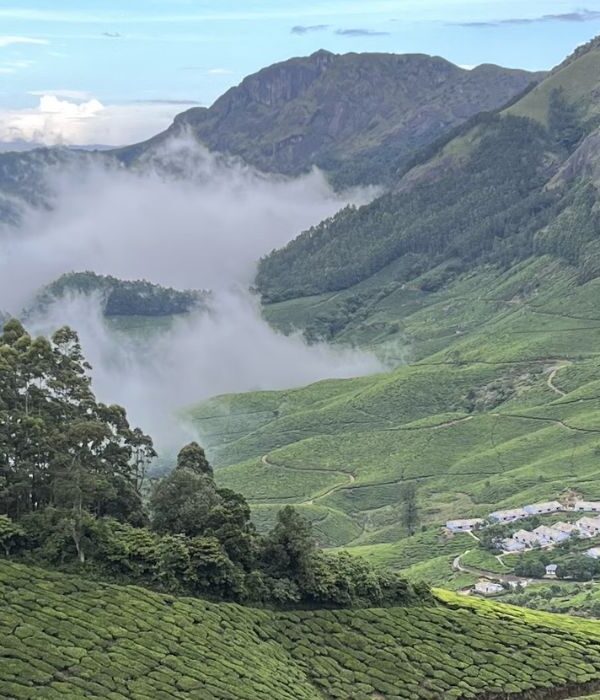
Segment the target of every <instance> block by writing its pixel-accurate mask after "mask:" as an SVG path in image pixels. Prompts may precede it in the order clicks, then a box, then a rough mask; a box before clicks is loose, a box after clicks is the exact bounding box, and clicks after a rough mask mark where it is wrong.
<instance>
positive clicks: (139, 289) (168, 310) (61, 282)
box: [27, 272, 210, 318]
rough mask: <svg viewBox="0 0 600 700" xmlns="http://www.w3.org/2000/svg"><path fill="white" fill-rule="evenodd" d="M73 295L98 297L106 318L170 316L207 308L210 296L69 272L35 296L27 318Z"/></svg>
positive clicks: (139, 282) (106, 276)
mask: <svg viewBox="0 0 600 700" xmlns="http://www.w3.org/2000/svg"><path fill="white" fill-rule="evenodd" d="M73 294H85V295H94V294H97V295H99V297H100V299H101V303H102V309H103V312H104V315H105V316H107V317H129V316H147V317H151V318H153V317H157V316H171V315H176V314H185V313H189V312H190V311H192V310H193V309H194V308H203V307H205V306H206V305H207V302H208V300H209V297H210V293H209V292H207V291H205V290H202V291H199V290H186V291H180V290H177V289H172V288H166V287H161V286H160V285H157V284H152V283H150V282H147V281H146V280H136V281H130V280H120V279H117V278H116V277H111V276H110V275H97V274H95V273H94V272H70V273H67V274H64V275H62V276H61V277H59V278H58V279H57V280H55V281H54V282H52V283H50V284H49V285H46V286H45V287H44V288H43V289H42V290H40V291H39V292H38V294H37V295H36V298H35V300H34V302H33V304H32V306H31V308H30V309H29V310H28V312H27V313H28V314H32V313H37V312H40V311H42V312H43V311H44V310H45V309H46V308H47V307H48V306H49V305H50V304H52V303H54V302H56V301H58V300H61V299H64V298H65V297H68V296H69V295H73Z"/></svg>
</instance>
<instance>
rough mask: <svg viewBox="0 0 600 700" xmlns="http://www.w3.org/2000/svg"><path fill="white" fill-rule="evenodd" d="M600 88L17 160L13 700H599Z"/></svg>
mask: <svg viewBox="0 0 600 700" xmlns="http://www.w3.org/2000/svg"><path fill="white" fill-rule="evenodd" d="M575 14H576V13H575ZM577 16H578V17H579V15H577ZM569 17H570V15H569ZM588 19H589V18H588ZM588 19H586V20H585V21H588ZM542 20H543V23H551V22H555V21H561V22H562V21H564V22H566V21H569V22H571V21H573V20H572V19H568V20H566V19H564V18H563V19H561V20H557V19H556V17H555V16H554V15H547V16H544V18H542ZM577 21H579V20H577ZM514 24H515V26H518V27H525V26H528V25H529V21H523V20H520V21H516V22H514ZM492 26H493V23H492V24H490V25H489V26H488V25H486V27H487V28H491V27H492ZM294 30H297V31H294ZM322 31H323V32H324V31H329V25H310V26H308V25H307V26H306V27H303V26H300V25H298V26H297V27H295V28H294V29H292V34H298V35H301V36H304V34H305V33H308V34H311V33H312V32H322ZM340 31H341V30H337V31H335V32H334V34H335V35H336V36H342V34H340ZM348 31H350V32H351V33H352V32H357V31H358V32H360V31H361V30H348ZM350 35H352V36H354V35H353V34H348V35H347V36H350ZM367 35H368V36H371V37H375V36H379V37H382V36H385V35H387V33H386V32H376V31H375V32H374V33H371V34H367ZM367 35H364V34H363V36H367ZM105 36H108V35H106V34H105ZM111 37H112V38H116V36H114V37H113V35H112V34H111ZM119 38H120V35H119ZM598 68H600V38H596V39H593V40H592V41H590V42H588V43H587V44H585V45H582V46H580V47H579V48H577V49H576V50H575V52H574V53H573V54H572V55H571V56H569V57H568V58H567V59H565V60H564V61H563V62H562V63H560V64H559V65H558V66H556V67H555V68H554V69H552V70H550V71H535V72H532V71H524V70H515V69H507V68H503V67H500V66H496V65H489V64H482V65H479V66H458V65H455V64H454V63H451V62H449V61H446V60H445V59H442V58H439V57H435V56H427V55H424V54H406V55H400V54H386V53H377V52H369V53H343V54H336V53H332V52H330V51H326V50H319V51H316V52H312V53H310V54H309V55H307V56H304V57H297V58H292V59H289V60H287V61H283V62H278V63H275V64H274V65H271V66H268V67H266V68H264V69H262V70H260V71H258V72H257V73H254V74H252V75H249V76H247V77H246V78H244V79H243V80H242V82H241V83H240V84H239V85H237V86H234V87H231V88H230V89H229V90H228V91H227V92H225V93H224V94H223V95H222V96H221V97H220V98H218V99H217V100H216V101H215V102H214V104H213V105H212V106H210V107H203V106H194V107H192V108H191V109H189V110H187V111H185V112H183V113H181V114H179V115H178V116H176V117H175V119H174V121H173V123H172V125H171V126H170V127H169V128H168V129H167V130H166V131H163V132H161V133H158V134H157V135H156V136H154V137H153V138H151V139H149V140H146V141H141V142H140V143H134V144H132V145H126V146H122V147H118V148H110V149H103V150H101V151H93V150H92V151H87V150H86V151H84V150H80V149H75V148H69V147H63V146H59V147H56V148H41V149H33V150H31V151H24V152H18V153H16V152H15V153H10V152H8V153H0V311H1V313H0V319H1V320H2V326H3V328H2V330H1V332H0V545H1V549H2V556H1V557H0V608H1V613H0V631H1V634H0V638H1V639H0V697H1V698H7V700H38V698H49V699H50V700H58V698H67V699H70V698H72V699H73V700H76V699H78V698H93V699H96V700H105V699H108V700H129V699H130V698H131V699H132V700H155V699H157V700H175V699H176V698H181V699H183V698H199V699H202V700H205V699H206V700H258V699H259V698H267V697H268V698H273V699H274V700H279V699H281V700H286V699H289V700H292V699H293V700H296V699H298V700H303V699H305V700H334V699H335V698H339V699H340V700H346V699H347V700H350V699H353V700H398V699H399V698H406V699H407V700H420V699H424V700H443V699H446V698H455V699H456V700H467V699H469V700H492V699H493V698H513V699H514V700H542V699H543V698H565V699H573V700H574V699H575V698H581V700H585V698H588V700H594V699H595V698H598V697H599V696H598V695H594V693H597V692H598V691H600V631H599V626H598V622H597V620H598V618H600V583H599V581H600V561H598V559H600V549H598V554H599V556H598V557H596V555H595V554H594V552H593V551H591V552H590V550H595V549H596V548H600V521H594V522H593V523H592V524H589V523H588V525H586V522H585V519H586V518H588V516H591V515H594V513H595V512H596V511H595V508H596V506H594V508H593V509H592V510H589V512H588V510H586V509H585V508H583V506H582V508H579V509H578V508H577V507H576V505H575V504H576V503H581V502H582V501H586V502H589V501H600V308H599V304H598V300H599V299H600V243H599V240H600V198H599V194H598V187H599V186H600V185H599V183H600V175H599V173H600V169H599V163H600V157H599V153H600V151H598V146H599V144H600V79H599V77H598V75H599V73H598ZM194 70H196V69H194ZM203 70H204V69H203ZM215 70H216V71H217V72H214V71H215ZM0 71H1V68H0ZM212 71H213V72H212V75H213V77H214V76H216V75H224V73H221V72H218V69H212ZM208 72H209V73H210V72H211V71H210V70H209V71H208ZM177 104H180V103H179V102H177ZM184 104H197V105H198V104H199V103H197V102H185V103H184ZM19 319H20V320H19ZM116 402H118V403H116ZM138 426H139V427H138ZM541 502H551V503H553V504H554V505H552V504H551V505H550V506H549V507H548V508H547V509H544V508H542V509H541V510H539V509H538V510H537V511H536V509H535V507H533V508H529V509H527V510H522V511H520V515H519V516H518V518H516V517H515V518H514V519H513V518H511V517H510V516H507V517H506V518H504V517H503V516H497V512H498V511H504V510H506V509H521V508H522V507H523V506H525V504H540V503H541ZM557 502H558V505H557ZM590 507H591V506H590ZM495 513H496V515H495ZM505 515H506V514H505ZM582 518H583V521H582V520H581V519H582ZM458 519H461V520H462V519H478V520H477V523H476V525H475V526H473V527H472V528H471V527H468V528H467V527H464V528H463V527H462V526H459V527H453V526H452V523H451V522H449V521H453V520H458ZM588 520H591V518H588ZM594 523H595V524H594ZM463 530H465V531H463ZM467 530H468V531H467ZM544 533H545V534H544ZM557 533H558V534H557ZM561 533H562V534H561ZM552 537H554V539H552ZM536 538H537V539H536ZM485 598H493V600H485Z"/></svg>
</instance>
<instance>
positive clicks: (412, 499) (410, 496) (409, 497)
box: [400, 481, 419, 535]
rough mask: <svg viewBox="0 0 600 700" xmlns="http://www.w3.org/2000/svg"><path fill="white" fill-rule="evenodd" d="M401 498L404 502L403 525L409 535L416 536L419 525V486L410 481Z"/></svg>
mask: <svg viewBox="0 0 600 700" xmlns="http://www.w3.org/2000/svg"><path fill="white" fill-rule="evenodd" d="M400 498H401V501H402V524H403V525H404V527H405V528H406V530H407V531H408V534H409V535H414V534H415V531H416V529H417V525H418V524H419V509H418V506H417V486H416V484H415V482H414V481H409V482H408V483H406V484H405V486H404V488H403V489H402V493H401V496H400Z"/></svg>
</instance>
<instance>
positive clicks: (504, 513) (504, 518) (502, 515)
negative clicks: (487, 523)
mask: <svg viewBox="0 0 600 700" xmlns="http://www.w3.org/2000/svg"><path fill="white" fill-rule="evenodd" d="M527 515H528V514H527V512H526V511H525V509H524V508H511V509H510V510H496V511H494V512H493V513H490V520H493V521H494V522H497V523H514V521H515V520H521V518H526V517H527Z"/></svg>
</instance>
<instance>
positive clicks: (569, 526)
mask: <svg viewBox="0 0 600 700" xmlns="http://www.w3.org/2000/svg"><path fill="white" fill-rule="evenodd" d="M552 529H553V530H560V531H561V532H566V533H567V535H572V534H573V533H574V532H579V530H578V529H577V526H576V525H573V523H563V522H560V523H554V525H553V526H552Z"/></svg>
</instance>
